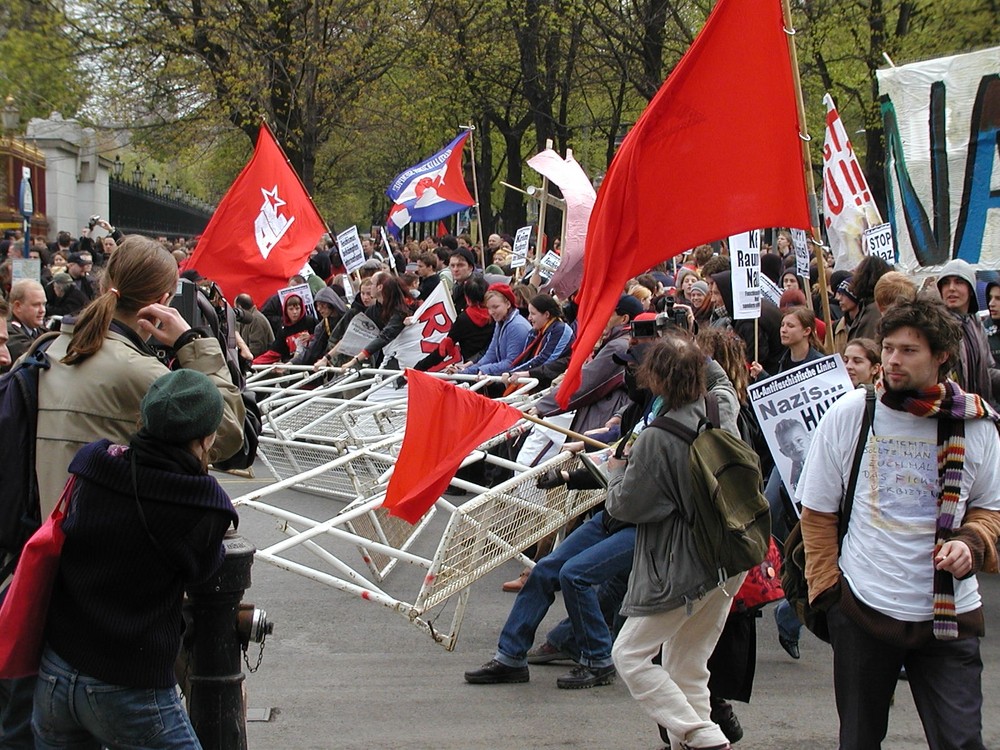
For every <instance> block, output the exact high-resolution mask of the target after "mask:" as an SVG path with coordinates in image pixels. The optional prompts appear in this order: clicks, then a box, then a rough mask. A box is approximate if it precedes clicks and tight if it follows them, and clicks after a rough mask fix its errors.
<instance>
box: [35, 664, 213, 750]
mask: <svg viewBox="0 0 1000 750" xmlns="http://www.w3.org/2000/svg"><path fill="white" fill-rule="evenodd" d="M31 728H32V729H33V730H34V732H35V747H36V749H37V750H54V749H55V748H71V749H72V750H100V748H101V747H102V746H106V747H108V748H112V749H113V750H116V749H118V748H121V749H122V750H126V749H127V750H145V749H146V748H149V749H150V750H153V749H156V750H161V749H162V750H201V743H200V742H198V737H197V736H195V733H194V729H193V728H192V727H191V721H190V719H188V715H187V713H185V711H184V707H183V706H182V705H181V701H180V698H179V697H178V696H177V690H176V689H175V688H130V687H122V686H120V685H110V684H108V683H106V682H101V681H100V680H96V679H94V678H93V677H88V676H87V675H84V674H80V672H78V671H77V670H75V669H74V668H73V667H72V666H71V665H70V664H68V663H67V662H66V661H64V660H63V659H62V658H60V657H59V655H58V654H56V653H55V652H54V651H52V650H51V649H49V648H46V649H45V652H44V653H43V654H42V664H41V667H40V668H39V670H38V683H37V685H36V686H35V708H34V712H33V714H32V718H31Z"/></svg>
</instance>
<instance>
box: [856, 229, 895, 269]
mask: <svg viewBox="0 0 1000 750" xmlns="http://www.w3.org/2000/svg"><path fill="white" fill-rule="evenodd" d="M861 248H862V250H864V253H865V255H875V256H877V257H879V258H881V259H882V260H884V261H885V262H886V263H888V264H889V265H890V266H892V265H895V263H896V251H895V249H893V245H892V224H890V223H889V222H886V223H884V224H879V225H878V226H875V227H872V228H871V229H866V230H865V231H864V234H862V235H861Z"/></svg>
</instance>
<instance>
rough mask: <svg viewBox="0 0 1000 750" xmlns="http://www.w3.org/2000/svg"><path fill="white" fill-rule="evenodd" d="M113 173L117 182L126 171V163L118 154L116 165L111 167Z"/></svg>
mask: <svg viewBox="0 0 1000 750" xmlns="http://www.w3.org/2000/svg"><path fill="white" fill-rule="evenodd" d="M111 171H112V174H114V176H115V179H116V180H120V179H121V178H122V172H124V171H125V162H123V161H122V158H121V156H119V155H118V154H115V163H114V164H112V165H111Z"/></svg>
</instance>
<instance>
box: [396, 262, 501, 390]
mask: <svg viewBox="0 0 1000 750" xmlns="http://www.w3.org/2000/svg"><path fill="white" fill-rule="evenodd" d="M433 278H437V276H436V275H435V276H434V277H433ZM486 290H487V286H486V280H485V279H483V278H482V277H480V276H473V277H472V278H471V279H469V280H468V281H466V282H465V285H464V291H465V300H466V305H465V309H464V310H463V311H462V312H461V313H459V315H458V317H456V318H455V322H454V323H452V325H451V328H450V329H449V331H448V335H447V336H445V337H444V338H443V339H441V341H440V342H439V343H438V346H437V348H436V349H435V350H434V351H432V352H431V353H430V354H428V355H427V356H426V357H424V358H423V359H421V360H420V361H419V362H417V364H415V365H414V366H413V367H414V369H415V370H421V371H428V370H429V371H431V372H434V371H436V370H438V369H441V366H442V364H443V363H444V362H446V361H448V360H449V359H453V360H455V361H456V362H462V361H465V360H469V361H475V360H477V359H479V358H480V357H481V356H482V355H483V354H484V353H485V351H486V347H488V346H489V344H490V340H491V339H492V338H493V328H494V326H495V325H496V323H495V321H494V320H493V318H492V317H490V312H489V310H487V309H486V305H485V304H484V300H485V297H486Z"/></svg>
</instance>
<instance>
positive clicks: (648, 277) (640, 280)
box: [635, 273, 657, 294]
mask: <svg viewBox="0 0 1000 750" xmlns="http://www.w3.org/2000/svg"><path fill="white" fill-rule="evenodd" d="M635 283H636V284H640V285H641V286H644V287H646V288H647V289H648V290H649V291H651V292H652V293H653V294H656V284H657V281H656V279H655V278H653V275H652V274H649V273H643V274H639V275H638V276H636V277H635Z"/></svg>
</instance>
